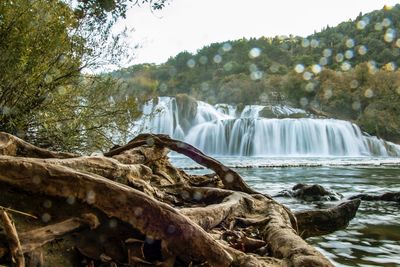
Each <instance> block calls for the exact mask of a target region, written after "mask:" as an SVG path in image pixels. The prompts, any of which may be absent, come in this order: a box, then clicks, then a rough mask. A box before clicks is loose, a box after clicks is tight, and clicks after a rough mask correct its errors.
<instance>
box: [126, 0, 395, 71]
mask: <svg viewBox="0 0 400 267" xmlns="http://www.w3.org/2000/svg"><path fill="white" fill-rule="evenodd" d="M399 2H400V0H329V1H327V0H303V1H301V0H278V1H272V0H172V1H171V3H170V5H168V6H167V7H165V8H164V9H163V10H162V11H159V12H157V13H156V14H152V13H151V12H150V10H149V8H148V7H147V6H142V7H141V8H133V9H132V10H130V11H128V14H127V19H126V20H125V21H123V22H122V23H121V24H123V25H127V26H128V28H132V27H133V28H134V31H133V32H132V34H131V37H130V40H131V42H132V44H140V45H141V46H142V47H141V48H139V49H137V50H135V51H136V57H135V60H134V61H133V62H132V64H139V63H157V64H159V63H163V62H165V61H166V60H167V59H168V58H169V57H171V56H175V55H176V54H178V53H179V52H182V51H185V50H186V51H189V52H196V51H197V50H198V49H200V48H201V47H203V46H205V45H208V44H211V43H214V42H223V41H227V40H236V39H239V38H242V37H246V38H249V37H260V36H267V37H273V36H275V35H289V34H293V35H299V36H304V37H305V36H307V35H309V34H312V33H313V32H314V30H316V31H319V30H320V29H321V28H323V27H325V26H326V25H329V26H335V25H337V24H338V23H340V22H342V21H346V20H348V19H355V18H356V17H357V15H358V14H359V13H360V12H362V13H363V14H365V13H367V12H370V11H372V10H376V9H381V8H382V7H383V6H384V5H385V4H386V5H388V6H393V5H395V4H396V3H399Z"/></svg>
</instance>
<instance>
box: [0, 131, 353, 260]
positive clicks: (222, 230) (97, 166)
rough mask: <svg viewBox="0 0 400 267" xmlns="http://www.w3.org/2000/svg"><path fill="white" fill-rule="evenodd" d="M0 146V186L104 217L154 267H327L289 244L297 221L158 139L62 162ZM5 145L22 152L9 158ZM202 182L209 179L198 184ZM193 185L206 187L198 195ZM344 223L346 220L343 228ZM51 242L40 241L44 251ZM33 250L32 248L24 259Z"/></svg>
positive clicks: (180, 146)
mask: <svg viewBox="0 0 400 267" xmlns="http://www.w3.org/2000/svg"><path fill="white" fill-rule="evenodd" d="M1 135H2V134H1V133H0V139H1ZM3 136H4V134H3ZM6 137H7V138H8V139H7V140H11V141H7V142H3V144H4V143H6V144H7V145H3V146H1V144H2V143H1V142H0V154H3V155H8V156H0V170H2V171H1V172H0V184H1V183H6V184H9V185H11V186H13V187H16V188H19V189H21V190H25V191H28V192H33V193H40V194H44V195H47V196H51V197H63V198H68V199H77V200H80V201H82V202H86V203H87V204H89V205H91V206H93V207H95V208H97V209H99V210H100V211H102V212H103V213H104V214H106V215H107V216H109V217H113V218H116V219H118V220H120V221H122V222H126V223H128V224H130V225H131V226H132V229H133V230H134V231H139V232H140V233H141V234H140V236H145V237H146V238H144V239H149V240H157V241H158V242H160V251H161V253H162V256H163V259H164V264H170V265H172V264H174V262H175V260H176V258H177V257H178V258H179V260H180V261H182V260H183V261H184V262H185V263H187V264H190V262H192V261H194V262H197V263H207V264H209V265H211V266H230V265H240V266H246V265H247V266H249V265H250V266H282V265H291V266H332V265H331V263H330V262H329V261H328V260H327V259H326V258H325V257H324V256H323V255H322V254H320V253H319V252H318V251H317V250H315V249H314V248H313V247H311V246H310V245H308V244H307V243H306V242H305V241H304V240H303V239H302V238H301V237H300V236H299V235H298V231H297V227H299V229H300V230H301V231H302V232H305V230H304V229H306V228H307V227H314V226H313V225H309V226H307V222H306V220H304V222H306V223H304V222H303V219H304V218H306V217H307V216H302V215H301V214H300V215H299V214H297V213H296V214H293V213H292V212H291V211H290V210H289V209H287V208H286V207H285V206H283V205H281V204H279V203H278V202H276V201H275V200H273V199H271V198H270V197H269V196H267V195H262V194H259V193H257V192H256V191H254V190H253V189H251V188H250V187H249V186H248V185H247V184H246V183H245V182H244V180H243V179H242V177H241V176H240V175H239V174H238V173H236V172H235V171H233V170H231V169H229V168H227V167H226V166H224V165H223V164H221V163H220V162H218V161H216V160H214V159H212V158H210V157H208V156H206V155H204V154H203V153H202V152H201V151H199V150H197V149H196V148H194V147H192V146H190V145H188V144H186V143H183V142H180V141H177V140H173V139H171V138H169V137H166V136H163V135H140V136H139V137H138V138H135V139H134V140H133V141H131V142H130V143H129V144H127V145H126V146H123V147H120V148H117V149H114V150H112V151H110V152H108V153H105V156H107V157H102V156H97V157H75V158H70V157H68V156H62V155H61V154H57V153H56V154H52V153H54V152H51V153H50V154H48V155H49V156H44V155H47V154H46V152H43V153H42V152H40V153H37V152H36V151H41V149H39V148H36V147H34V146H33V147H30V146H31V145H29V144H28V145H27V143H24V142H23V141H22V140H20V139H18V138H15V139H13V138H11V137H9V136H8V135H6ZM21 141H22V142H21ZM13 142H17V143H19V144H20V146H22V147H28V148H24V149H9V148H13V145H12V143H13ZM21 144H22V145H21ZM1 147H3V148H4V149H1ZM164 148H169V149H172V150H175V151H177V152H179V153H183V154H184V155H186V156H188V157H190V158H192V159H193V160H195V161H196V162H198V163H200V164H202V165H203V166H206V167H207V168H210V169H212V170H213V171H215V173H216V176H213V177H212V178H210V177H206V176H204V177H202V178H200V177H197V178H196V177H190V175H187V174H185V173H184V172H182V171H181V170H179V169H176V168H174V167H173V166H172V165H170V164H169V162H168V159H167V158H166V152H167V151H165V149H164ZM21 151H22V153H21ZM24 151H31V152H29V153H28V152H24ZM32 151H33V152H32ZM18 156H30V157H34V158H22V157H18ZM70 156H71V157H72V156H73V155H70ZM44 157H47V158H45V159H44ZM110 157H112V158H110ZM60 158H61V159H60ZM138 163H140V164H138ZM208 179H210V181H211V180H212V179H213V180H212V182H211V183H207V180H208ZM203 184H204V185H207V184H210V185H212V186H214V187H213V188H209V187H201V185H203ZM129 185H130V186H131V187H134V188H138V189H140V190H141V191H142V192H140V191H138V190H135V189H133V188H131V187H129ZM192 185H195V186H192ZM215 187H223V188H215ZM159 200H161V201H163V202H166V203H171V204H172V205H175V204H179V207H172V206H170V205H167V204H165V203H163V202H160V201H159ZM346 207H347V206H346ZM357 207H358V206H357ZM357 207H355V206H354V207H353V212H355V210H356V209H357ZM354 208H355V210H354ZM342 209H343V207H342ZM326 212H327V211H326V210H322V211H315V212H314V213H309V216H308V217H307V218H308V219H310V221H312V222H313V223H315V222H316V223H318V222H319V221H318V219H316V218H320V217H321V216H325V214H326ZM329 214H332V212H330V213H329ZM353 216H354V215H353ZM350 217H351V216H348V217H347V218H346V220H347V223H348V220H350V219H351V218H350ZM296 218H297V220H299V224H298V225H297V223H296ZM349 218H350V219H349ZM331 219H334V220H336V219H338V218H336V217H334V216H333V217H332V216H331ZM339 219H341V218H339ZM314 221H315V222H314ZM71 223H72V222H71ZM71 225H72V226H73V227H72V228H74V227H75V226H77V225H76V224H75V223H72V224H71ZM337 226H338V227H343V224H342V223H338V224H337ZM46 227H47V226H46ZM48 227H54V225H53V226H48ZM100 228H101V227H100ZM100 228H99V229H100ZM314 228H315V227H314ZM314 228H312V229H314ZM40 229H42V230H43V229H45V228H40ZM40 229H37V231H40ZM52 229H54V228H52ZM318 229H319V228H318ZM331 230H332V229H331ZM96 231H97V230H96ZM99 231H100V230H99ZM310 231H312V230H310ZM24 233H25V232H24ZM24 233H23V234H24ZM318 233H319V234H321V233H323V232H318ZM23 234H21V236H23ZM54 236H55V235H52V237H54ZM52 237H50V236H48V238H47V239H44V240H45V242H48V241H51V238H52ZM24 240H25V237H24ZM24 242H26V241H24ZM24 242H23V244H22V245H24ZM27 243H29V242H27ZM31 243H32V242H31ZM33 243H35V242H33ZM42 243H43V242H42V241H41V242H36V243H35V244H37V245H35V246H32V249H29V251H32V250H33V249H34V248H37V247H40V246H41V245H40V244H42ZM125 243H126V246H127V248H128V253H127V255H128V256H127V257H128V258H127V259H126V262H127V263H131V264H133V265H135V264H139V265H140V264H142V265H146V264H147V265H148V264H154V263H155V262H150V261H147V260H148V259H147V258H146V259H145V257H144V256H143V255H144V254H143V248H144V244H145V240H136V239H132V238H130V239H128V240H126V241H125ZM83 248H84V247H83ZM25 251H28V250H25ZM0 253H1V246H0ZM249 253H257V255H256V254H249ZM82 254H84V255H85V254H87V255H89V256H90V255H92V256H91V259H94V260H98V259H99V258H100V259H101V260H102V261H107V262H110V264H111V262H113V259H112V257H111V258H110V257H109V256H108V255H100V254H98V253H97V252H96V253H94V254H93V253H89V252H88V251H86V252H85V251H82ZM39 258H40V257H39ZM89 258H90V257H89Z"/></svg>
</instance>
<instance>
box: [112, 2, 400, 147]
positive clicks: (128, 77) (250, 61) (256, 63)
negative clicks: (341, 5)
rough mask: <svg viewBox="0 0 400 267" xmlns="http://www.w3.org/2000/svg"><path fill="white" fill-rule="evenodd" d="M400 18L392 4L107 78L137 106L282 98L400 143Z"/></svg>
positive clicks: (217, 45) (214, 46) (208, 48)
mask: <svg viewBox="0 0 400 267" xmlns="http://www.w3.org/2000/svg"><path fill="white" fill-rule="evenodd" d="M399 18H400V4H397V5H396V6H394V7H391V8H388V7H384V8H383V9H382V10H376V11H373V12H371V13H368V14H359V15H358V16H357V17H356V18H355V19H354V20H349V21H346V22H342V23H340V24H339V25H337V26H335V27H332V26H326V27H325V28H324V29H322V30H321V31H320V32H315V33H314V34H312V35H310V36H307V37H299V36H275V37H261V38H251V39H244V38H243V39H240V40H227V41H226V42H223V43H213V44H210V45H208V46H205V47H203V48H201V49H199V50H198V51H197V52H196V53H194V54H192V53H189V52H187V51H184V52H181V53H179V54H178V55H176V56H175V57H171V58H170V59H169V60H168V61H167V62H165V63H163V64H161V65H155V64H140V65H133V66H131V67H128V68H125V69H121V70H118V71H115V72H113V73H111V74H112V76H113V77H117V78H122V80H123V81H124V85H123V86H125V88H127V89H128V91H129V92H130V93H131V94H132V95H135V96H138V97H139V99H140V100H141V101H146V100H148V99H150V98H153V97H155V96H173V95H176V94H182V93H183V94H188V95H191V96H193V97H195V98H196V99H199V100H204V101H206V102H208V103H211V104H215V103H228V104H238V105H239V106H243V105H245V104H268V103H271V102H277V101H278V102H279V101H282V102H285V103H289V104H290V105H292V106H296V107H302V108H305V109H309V110H313V111H316V110H317V111H320V112H319V114H325V115H327V116H328V117H334V118H341V119H347V120H351V121H354V122H356V123H357V124H359V125H360V126H361V127H362V129H363V130H364V131H366V132H368V133H370V134H373V135H377V136H379V137H382V138H386V139H388V140H392V141H395V142H399V141H400V131H399V129H400V120H399V114H400V108H399V106H398V105H397V103H398V101H399V100H400V82H399V81H400V71H399V70H398V66H400V38H399V34H398V32H399V30H400V20H399Z"/></svg>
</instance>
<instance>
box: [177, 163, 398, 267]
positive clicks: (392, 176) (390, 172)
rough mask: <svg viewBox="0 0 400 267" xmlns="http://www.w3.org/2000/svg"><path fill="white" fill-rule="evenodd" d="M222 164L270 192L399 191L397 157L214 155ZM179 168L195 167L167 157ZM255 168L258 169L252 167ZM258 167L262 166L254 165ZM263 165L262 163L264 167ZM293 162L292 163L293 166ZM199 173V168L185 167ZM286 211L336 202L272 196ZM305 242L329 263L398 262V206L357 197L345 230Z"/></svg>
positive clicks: (353, 192)
mask: <svg viewBox="0 0 400 267" xmlns="http://www.w3.org/2000/svg"><path fill="white" fill-rule="evenodd" d="M219 160H221V161H223V162H224V163H225V164H226V165H228V166H231V167H233V166H242V167H243V166H246V167H252V168H238V169H237V171H238V172H239V173H240V174H241V175H242V176H243V177H244V179H245V180H246V181H247V183H248V184H249V185H250V186H251V187H253V188H254V189H256V190H258V191H260V192H263V193H267V194H270V195H275V194H276V193H278V192H279V191H281V190H283V189H290V188H291V187H293V186H294V185H295V184H297V183H308V184H316V183H317V184H320V185H322V186H324V187H325V188H328V189H332V190H334V191H336V192H338V193H341V194H342V195H343V196H344V198H348V197H349V196H352V195H355V194H360V193H370V194H381V193H384V192H389V191H390V192H393V191H400V161H399V159H376V158H375V159H374V158H357V159H354V158H331V159H327V158H324V159H320V158H308V159H304V158H292V159H288V158H285V159H283V158H281V159H279V158H219ZM172 161H173V162H174V163H175V164H176V165H178V166H181V167H194V166H198V165H196V164H195V163H193V162H192V161H190V160H188V159H186V158H181V157H172ZM255 166H258V167H255ZM259 166H264V167H259ZM265 166H268V167H265ZM293 166H294V167H293ZM191 172H194V173H204V172H205V170H195V171H193V170H192V171H191ZM276 199H277V200H278V201H280V202H281V203H284V204H286V205H287V206H289V207H290V208H291V209H292V210H306V209H316V208H327V207H330V206H334V205H337V204H338V203H340V202H311V203H310V202H305V201H300V200H297V199H289V198H280V197H279V198H276ZM308 242H309V243H311V244H312V245H314V246H315V247H317V249H319V250H320V251H321V252H322V253H323V254H325V255H326V256H327V257H328V258H329V259H330V260H331V261H332V262H333V263H334V264H335V266H400V204H397V203H394V202H382V201H377V202H366V201H362V203H361V206H360V208H359V210H358V212H357V215H356V217H355V218H354V219H353V220H352V221H351V222H350V225H349V227H347V229H346V230H342V231H337V232H335V233H333V234H330V235H326V236H323V237H314V238H310V239H308Z"/></svg>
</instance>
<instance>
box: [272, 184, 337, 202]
mask: <svg viewBox="0 0 400 267" xmlns="http://www.w3.org/2000/svg"><path fill="white" fill-rule="evenodd" d="M276 196H281V197H294V198H299V199H302V200H305V201H337V200H340V199H342V198H343V196H342V195H341V194H339V193H336V192H333V191H331V190H327V189H325V188H324V187H323V186H321V185H318V184H313V185H309V184H296V185H295V186H293V188H292V189H291V190H284V191H282V192H279V193H278V195H276Z"/></svg>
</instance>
